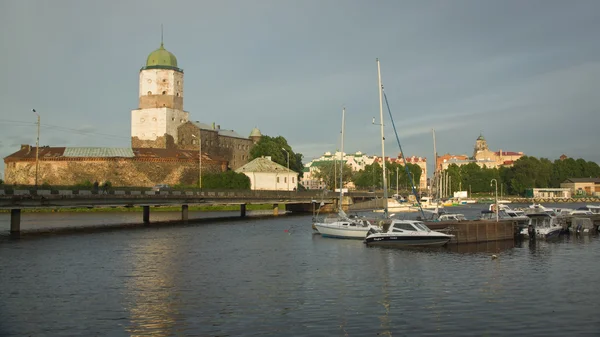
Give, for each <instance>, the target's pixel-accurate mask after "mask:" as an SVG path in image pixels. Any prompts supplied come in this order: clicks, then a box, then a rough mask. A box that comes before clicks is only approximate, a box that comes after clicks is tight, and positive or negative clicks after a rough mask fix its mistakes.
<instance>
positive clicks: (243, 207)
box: [240, 204, 246, 218]
mask: <svg viewBox="0 0 600 337" xmlns="http://www.w3.org/2000/svg"><path fill="white" fill-rule="evenodd" d="M240 216H241V217H242V218H243V217H245V216H246V204H241V205H240Z"/></svg>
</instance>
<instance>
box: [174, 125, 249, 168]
mask: <svg viewBox="0 0 600 337" xmlns="http://www.w3.org/2000/svg"><path fill="white" fill-rule="evenodd" d="M177 130H178V135H179V137H178V143H177V147H178V148H179V149H181V150H196V151H198V147H199V145H198V140H197V139H196V138H194V136H198V127H196V126H195V125H194V124H192V123H185V124H183V125H181V126H179V128H178V129H177ZM192 135H194V136H192ZM200 137H201V138H202V153H206V154H208V155H209V156H214V157H218V158H223V159H225V160H227V161H228V162H229V168H230V169H232V170H235V169H237V168H239V167H242V166H244V165H245V164H246V163H248V161H249V158H250V149H252V146H254V142H253V140H251V139H249V138H237V137H228V136H223V135H219V130H218V129H215V130H205V129H202V131H201V132H200Z"/></svg>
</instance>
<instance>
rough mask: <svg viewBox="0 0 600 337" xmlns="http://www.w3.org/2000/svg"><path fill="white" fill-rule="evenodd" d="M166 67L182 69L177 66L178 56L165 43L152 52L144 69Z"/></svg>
mask: <svg viewBox="0 0 600 337" xmlns="http://www.w3.org/2000/svg"><path fill="white" fill-rule="evenodd" d="M153 68H166V69H173V70H180V69H179V68H177V58H176V57H175V55H173V54H172V53H171V52H169V51H168V50H166V49H165V47H164V45H163V43H162V42H161V43H160V47H159V48H158V49H156V50H155V51H153V52H151V53H150V55H148V58H147V59H146V67H145V68H143V69H153Z"/></svg>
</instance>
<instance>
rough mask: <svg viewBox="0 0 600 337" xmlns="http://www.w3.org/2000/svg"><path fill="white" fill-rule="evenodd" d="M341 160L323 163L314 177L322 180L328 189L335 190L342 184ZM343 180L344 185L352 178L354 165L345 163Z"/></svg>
mask: <svg viewBox="0 0 600 337" xmlns="http://www.w3.org/2000/svg"><path fill="white" fill-rule="evenodd" d="M339 165H340V161H339V160H337V161H335V160H332V161H326V162H323V163H321V165H320V166H319V170H318V171H317V172H315V174H314V177H315V178H316V179H317V180H322V181H323V182H324V183H325V186H326V188H327V189H330V190H333V189H334V188H335V187H339V185H340V166H339ZM342 170H343V171H342V181H343V183H344V185H345V184H346V183H347V182H349V181H351V180H352V167H350V165H348V164H346V163H344V166H343V169H342Z"/></svg>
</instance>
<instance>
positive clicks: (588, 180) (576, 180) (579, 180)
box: [564, 178, 600, 184]
mask: <svg viewBox="0 0 600 337" xmlns="http://www.w3.org/2000/svg"><path fill="white" fill-rule="evenodd" d="M564 182H565V183H596V184H598V183H600V178H567V180H565V181H564Z"/></svg>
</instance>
